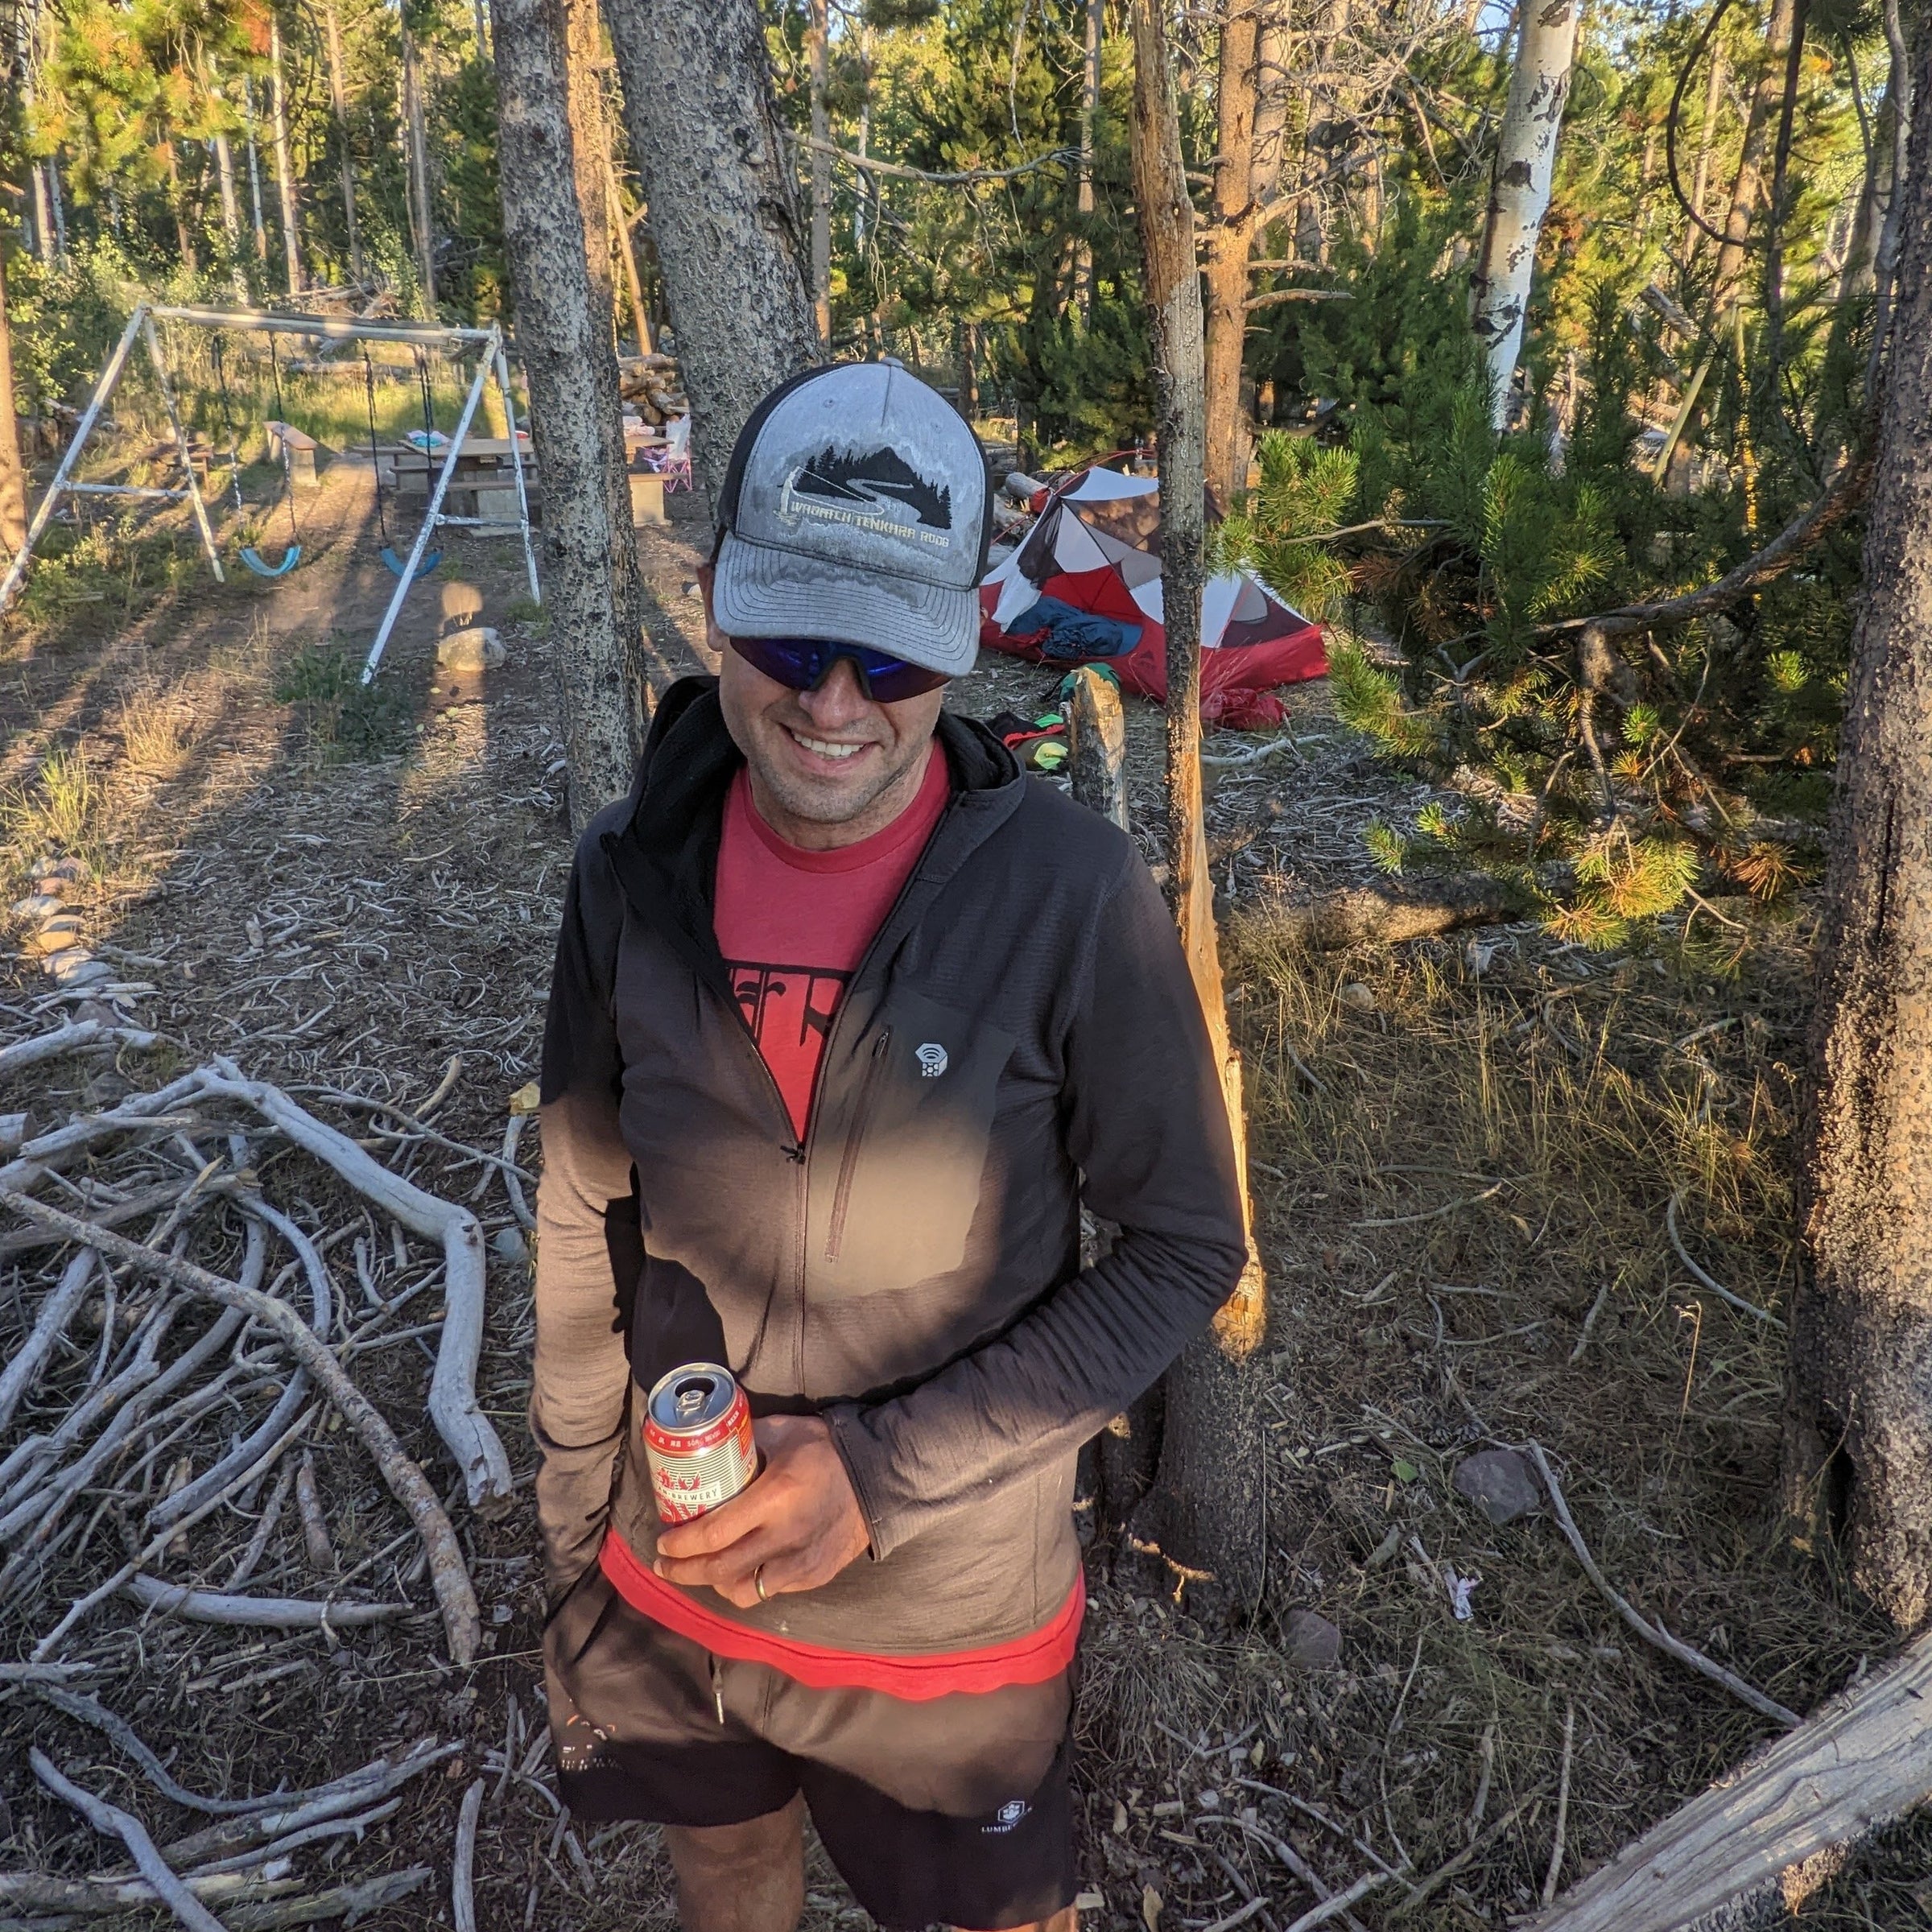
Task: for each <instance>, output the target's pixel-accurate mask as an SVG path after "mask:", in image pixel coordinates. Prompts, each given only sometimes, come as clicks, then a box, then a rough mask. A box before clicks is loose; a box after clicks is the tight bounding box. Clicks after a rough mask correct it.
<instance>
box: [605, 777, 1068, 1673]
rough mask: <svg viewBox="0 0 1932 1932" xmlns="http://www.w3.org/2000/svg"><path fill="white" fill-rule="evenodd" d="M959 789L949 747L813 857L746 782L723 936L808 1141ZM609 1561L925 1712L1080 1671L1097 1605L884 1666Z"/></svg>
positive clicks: (630, 1579)
mask: <svg viewBox="0 0 1932 1932" xmlns="http://www.w3.org/2000/svg"><path fill="white" fill-rule="evenodd" d="M951 795H952V778H951V774H950V773H949V771H948V770H947V763H946V754H945V753H943V751H941V750H940V749H939V745H937V743H936V742H935V744H934V745H933V746H932V748H931V750H930V751H929V752H928V753H927V760H926V776H925V778H924V779H923V782H921V784H920V786H919V792H918V794H917V795H916V796H915V797H914V799H913V801H912V803H910V805H908V806H907V807H906V809H905V811H902V812H901V813H900V814H899V815H898V817H897V818H896V819H894V820H893V822H892V823H891V824H890V825H888V826H887V827H886V828H885V830H884V831H882V832H874V833H873V836H871V837H870V838H869V839H864V840H861V841H860V842H859V843H858V844H856V845H844V846H840V848H838V849H837V850H836V851H833V852H803V851H801V850H800V849H799V848H798V847H797V846H795V845H792V844H787V843H786V840H783V839H782V838H780V837H779V836H778V834H777V833H776V832H774V831H773V830H772V828H770V826H769V825H767V824H766V823H765V821H764V819H762V818H761V817H759V815H758V807H757V806H756V805H755V804H753V802H752V796H751V785H750V781H749V779H748V778H746V776H745V774H744V773H743V772H742V771H741V772H740V773H739V774H738V775H737V778H735V779H734V780H733V782H732V787H731V791H730V794H729V796H728V798H727V799H726V800H725V825H724V833H723V837H722V839H721V840H720V844H719V847H718V876H717V890H716V894H715V898H716V905H715V907H714V910H713V915H712V917H713V925H714V927H715V930H716V933H717V939H718V949H719V951H720V952H722V953H723V954H724V956H725V964H727V965H728V966H729V968H730V971H731V983H732V990H733V993H736V994H737V999H738V1004H739V1005H741V1007H742V1008H743V1009H744V1013H745V1019H746V1020H747V1021H748V1022H749V1024H750V1026H751V1030H752V1037H753V1038H754V1039H756V1040H757V1042H758V1051H759V1052H760V1053H762V1055H764V1057H765V1063H766V1066H768V1067H770V1069H771V1071H772V1075H773V1077H774V1079H775V1080H777V1082H778V1091H779V1092H780V1093H781V1094H782V1095H783V1096H784V1099H785V1108H786V1112H787V1113H789V1114H790V1115H791V1124H792V1127H793V1129H794V1130H795V1132H796V1133H797V1134H798V1136H799V1139H800V1140H801V1141H803V1139H804V1137H805V1129H806V1125H807V1122H808V1121H809V1120H810V1118H811V1090H812V1083H813V1081H814V1080H815V1079H816V1077H817V1075H818V1071H819V1059H820V1057H821V1056H822V1055H823V1054H824V1050H825V1040H826V1036H827V1035H828V1034H829V1033H830V1031H831V1030H832V1016H833V1014H834V1013H836V1012H837V1011H838V1005H839V1001H840V998H841V997H843V996H844V991H845V988H846V986H847V985H848V984H849V982H850V980H851V978H852V974H853V973H854V972H857V969H858V966H859V963H860V961H861V960H863V959H864V958H865V951H866V948H867V947H869V946H870V945H871V943H872V942H873V936H874V935H876V934H877V931H878V930H879V927H881V925H882V924H884V923H885V919H886V914H888V913H889V912H890V911H891V910H892V908H893V906H894V902H896V901H897V900H898V896H899V894H900V893H901V892H902V891H903V890H905V886H906V881H907V880H908V879H909V878H910V877H912V869H913V868H914V866H915V865H917V864H918V863H919V854H920V853H921V852H923V851H924V850H925V848H926V841H927V840H928V839H929V838H930V837H931V836H932V831H933V828H934V827H935V826H936V825H937V824H939V818H940V815H941V814H942V813H943V811H945V809H946V802H947V799H948V798H949V797H950V796H951ZM600 1561H601V1563H602V1566H603V1569H604V1573H605V1575H606V1576H607V1577H609V1579H610V1580H611V1582H612V1583H613V1585H615V1587H616V1588H617V1592H618V1594H619V1595H620V1596H622V1597H623V1599H624V1600H625V1602H626V1603H628V1604H630V1606H631V1608H633V1609H634V1610H637V1611H638V1612H641V1613H642V1615H644V1616H648V1617H650V1618H651V1619H652V1620H654V1621H655V1622H657V1623H659V1624H663V1625H664V1627H665V1628H666V1629H670V1630H675V1631H676V1632H677V1633H679V1635H680V1636H682V1637H688V1638H689V1639H690V1640H691V1641H692V1642H693V1643H699V1644H702V1645H704V1647H705V1648H706V1649H708V1650H710V1651H711V1652H712V1653H713V1654H714V1655H716V1656H719V1657H742V1658H747V1659H749V1660H750V1661H752V1662H757V1663H762V1664H766V1665H769V1666H770V1667H771V1668H772V1669H774V1670H778V1671H782V1672H783V1673H784V1674H786V1676H788V1677H791V1678H796V1679H797V1680H798V1681H799V1682H800V1683H804V1684H811V1685H814V1686H819V1687H825V1688H835V1687H842V1686H860V1687H863V1688H865V1689H869V1690H873V1691H886V1692H887V1693H888V1694H890V1695H892V1696H894V1697H898V1698H902V1699H908V1700H911V1701H915V1702H916V1701H919V1700H922V1699H927V1698H936V1697H945V1696H949V1695H953V1694H955V1693H958V1692H964V1691H992V1690H997V1689H998V1688H1000V1687H1001V1686H1004V1685H1008V1684H1037V1683H1044V1682H1046V1681H1047V1679H1048V1678H1051V1677H1054V1676H1055V1675H1057V1674H1059V1672H1061V1671H1063V1670H1066V1669H1067V1666H1069V1665H1070V1664H1071V1662H1072V1661H1073V1655H1074V1649H1075V1645H1077V1643H1078V1642H1079V1641H1080V1623H1081V1619H1082V1617H1083V1616H1084V1614H1085V1611H1086V1605H1087V1597H1086V1590H1085V1587H1084V1583H1082V1582H1081V1581H1080V1580H1079V1579H1076V1580H1075V1583H1074V1586H1073V1588H1072V1589H1071V1591H1069V1592H1068V1594H1067V1600H1066V1601H1065V1602H1064V1603H1063V1604H1061V1605H1060V1606H1059V1608H1058V1609H1057V1610H1056V1611H1055V1612H1054V1614H1053V1616H1051V1617H1050V1618H1049V1619H1048V1620H1047V1622H1046V1623H1045V1624H1042V1626H1041V1627H1040V1628H1039V1629H1038V1630H1035V1631H1033V1632H1031V1633H1029V1634H1027V1635H1026V1636H1024V1637H1017V1638H1013V1639H1011V1640H1009V1641H1007V1642H1005V1643H998V1644H989V1645H985V1646H984V1647H983V1648H981V1649H976V1650H966V1651H950V1652H947V1653H943V1654H939V1655H932V1656H925V1655H921V1656H914V1657H898V1656H894V1657H875V1656H873V1655H871V1654H869V1653H866V1652H865V1651H848V1650H838V1649H830V1648H828V1647H827V1646H824V1645H815V1644H801V1643H799V1642H797V1641H794V1640H791V1639H789V1638H787V1637H785V1636H783V1635H782V1633H770V1632H767V1631H764V1630H760V1629H753V1628H751V1627H749V1626H748V1625H746V1624H740V1623H737V1622H734V1621H733V1620H732V1619H731V1618H729V1617H726V1616H720V1614H719V1613H718V1612H716V1611H715V1610H712V1609H711V1608H708V1605H707V1604H705V1603H704V1601H703V1600H702V1598H701V1594H700V1593H699V1592H696V1591H688V1590H681V1589H679V1588H678V1587H676V1586H675V1584H671V1583H664V1582H663V1581H661V1580H660V1579H658V1576H657V1575H655V1574H654V1572H653V1571H650V1569H648V1568H647V1567H646V1566H645V1565H644V1564H643V1563H642V1562H641V1561H640V1560H639V1559H638V1557H637V1555H636V1554H634V1552H633V1551H632V1550H631V1549H630V1546H629V1545H628V1544H627V1543H625V1541H624V1540H623V1538H621V1536H620V1535H618V1534H617V1532H616V1531H614V1530H613V1531H612V1533H611V1534H609V1535H608V1536H607V1537H606V1538H605V1539H604V1545H603V1548H602V1550H601V1553H600Z"/></svg>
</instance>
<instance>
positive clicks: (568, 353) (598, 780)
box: [490, 0, 646, 832]
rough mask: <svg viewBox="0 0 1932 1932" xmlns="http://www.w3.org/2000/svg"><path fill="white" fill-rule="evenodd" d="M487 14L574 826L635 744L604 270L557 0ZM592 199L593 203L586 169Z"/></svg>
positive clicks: (598, 191) (626, 520)
mask: <svg viewBox="0 0 1932 1932" xmlns="http://www.w3.org/2000/svg"><path fill="white" fill-rule="evenodd" d="M575 3H576V4H577V5H579V6H586V5H587V0H575ZM490 15H491V23H492V26H493V30H494V39H495V47H496V73H497V143H498V147H497V156H498V159H497V173H498V181H499V184H500V187H501V189H502V200H503V244H504V253H505V256H506V259H507V261H508V263H509V266H510V279H511V281H512V283H513V284H514V289H515V293H516V304H517V346H518V349H519V351H520V352H521V353H522V358H523V369H524V374H525V376H526V378H527V379H528V382H529V384H530V430H531V436H532V440H533V442H534V444H535V452H536V459H537V475H538V477H539V481H541V483H542V485H543V555H544V562H545V579H546V586H547V611H548V613H549V617H550V631H551V638H553V639H554V640H555V649H556V652H557V659H558V663H557V683H558V694H559V709H560V711H561V712H562V714H563V722H564V749H565V751H566V753H567V755H568V758H569V761H570V820H571V826H572V830H573V831H576V832H582V830H583V829H584V827H585V826H586V825H588V824H589V822H590V820H591V819H592V816H593V815H595V814H596V813H597V811H599V810H600V809H601V807H603V806H604V805H605V804H606V803H609V800H610V799H613V798H615V797H616V796H617V795H618V794H619V793H621V791H624V790H625V787H626V786H629V784H630V780H631V776H632V774H633V772H634V770H635V767H636V763H637V757H638V752H639V750H640V749H642V744H643V732H644V719H645V708H646V699H645V680H644V654H643V647H642V633H643V602H644V595H643V584H642V576H641V574H640V572H639V571H638V550H637V539H636V536H635V535H634V531H633V530H632V527H631V518H630V482H629V480H628V478H627V477H626V476H625V469H624V431H623V425H622V421H621V416H620V414H619V406H618V402H617V357H616V354H615V352H614V351H613V348H612V345H611V339H610V303H609V281H608V279H606V281H605V291H604V297H603V299H601V300H600V299H599V298H598V295H597V289H596V281H595V278H594V276H593V275H592V272H591V266H590V262H589V258H588V256H587V254H586V253H585V250H584V214H583V208H582V206H581V203H580V186H581V175H580V169H579V167H578V165H577V158H576V154H575V151H574V143H573V142H572V128H571V78H570V73H569V66H568V53H567V48H568V35H569V27H568V22H567V20H566V17H565V12H564V0H491V7H490ZM593 159H594V158H593ZM599 173H600V175H601V170H600V171H599ZM594 200H595V202H596V204H597V206H599V207H600V208H601V205H602V203H603V184H602V181H601V179H599V180H597V181H596V183H595V196H594ZM605 276H606V278H608V276H609V257H608V255H606V256H605Z"/></svg>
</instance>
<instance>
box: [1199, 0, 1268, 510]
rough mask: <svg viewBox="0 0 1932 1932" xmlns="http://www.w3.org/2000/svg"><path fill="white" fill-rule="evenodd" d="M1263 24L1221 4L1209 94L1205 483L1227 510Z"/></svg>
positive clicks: (1240, 439)
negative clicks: (1213, 138)
mask: <svg viewBox="0 0 1932 1932" xmlns="http://www.w3.org/2000/svg"><path fill="white" fill-rule="evenodd" d="M1260 53H1261V23H1260V21H1259V19H1257V14H1256V10H1255V7H1254V5H1253V0H1226V12H1225V15H1224V19H1223V20H1222V23H1221V51H1220V80H1219V82H1218V83H1217V85H1216V89H1215V117H1216V131H1217V134H1218V140H1217V142H1216V154H1215V157H1214V188H1213V191H1212V194H1211V195H1210V196H1209V200H1208V232H1207V234H1206V236H1205V237H1204V241H1205V243H1206V246H1205V250H1204V251H1203V253H1204V260H1203V263H1202V267H1203V279H1204V281H1205V283H1206V290H1207V300H1206V305H1205V306H1206V314H1205V318H1204V320H1205V328H1206V351H1205V365H1206V406H1207V449H1208V454H1207V464H1208V481H1209V482H1210V483H1211V484H1212V485H1214V487H1215V489H1216V490H1217V491H1218V492H1219V493H1220V498H1221V501H1222V502H1223V503H1224V504H1228V505H1230V506H1231V505H1232V504H1233V503H1234V502H1235V500H1236V497H1237V495H1238V494H1239V493H1240V492H1241V490H1242V489H1245V487H1246V486H1247V482H1248V436H1247V425H1246V423H1245V422H1244V421H1243V420H1242V411H1241V352H1242V350H1243V349H1244V348H1245V346H1246V343H1247V336H1248V257H1249V249H1250V245H1251V243H1252V242H1253V235H1254V192H1253V169H1254V112H1255V96H1256V91H1257V89H1256V82H1257V74H1256V63H1257V60H1258V59H1259V57H1260Z"/></svg>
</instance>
